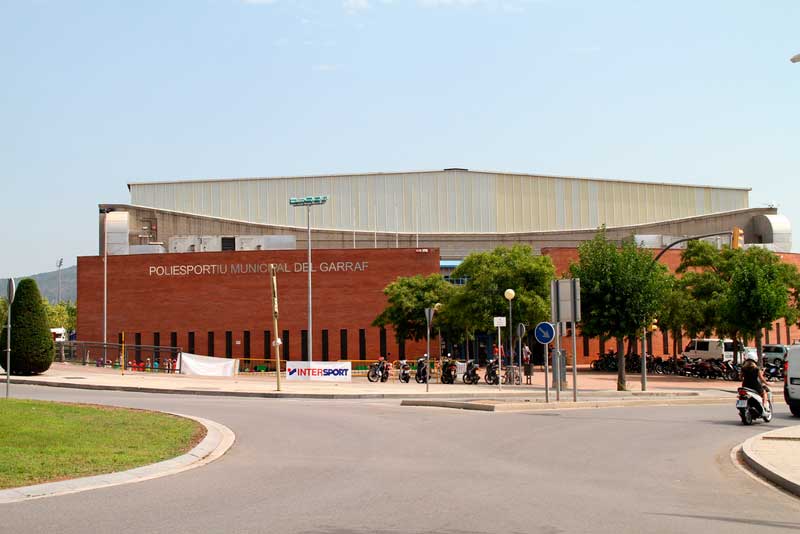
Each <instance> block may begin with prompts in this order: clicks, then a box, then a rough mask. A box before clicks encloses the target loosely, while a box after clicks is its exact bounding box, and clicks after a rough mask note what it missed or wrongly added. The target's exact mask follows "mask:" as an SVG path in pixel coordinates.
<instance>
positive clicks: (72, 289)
mask: <svg viewBox="0 0 800 534" xmlns="http://www.w3.org/2000/svg"><path fill="white" fill-rule="evenodd" d="M23 278H33V279H34V280H36V284H37V285H38V286H39V291H40V292H41V294H42V296H43V297H45V298H47V300H49V301H50V302H52V303H55V302H56V301H57V300H58V271H50V272H49V273H39V274H33V275H29V276H20V277H19V278H16V277H15V278H14V280H15V281H17V282H18V281H19V280H21V279H23ZM7 284H8V278H2V279H0V296H2V297H5V296H6V285H7ZM77 298H78V267H77V266H76V265H73V266H72V267H65V268H62V269H61V300H71V301H72V302H75V300H76V299H77Z"/></svg>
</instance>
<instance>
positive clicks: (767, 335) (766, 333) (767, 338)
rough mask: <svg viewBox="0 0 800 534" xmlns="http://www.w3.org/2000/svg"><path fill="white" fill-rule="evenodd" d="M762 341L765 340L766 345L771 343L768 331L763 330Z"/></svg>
mask: <svg viewBox="0 0 800 534" xmlns="http://www.w3.org/2000/svg"><path fill="white" fill-rule="evenodd" d="M764 339H766V340H767V343H771V341H770V340H769V330H768V329H766V328H765V329H764Z"/></svg>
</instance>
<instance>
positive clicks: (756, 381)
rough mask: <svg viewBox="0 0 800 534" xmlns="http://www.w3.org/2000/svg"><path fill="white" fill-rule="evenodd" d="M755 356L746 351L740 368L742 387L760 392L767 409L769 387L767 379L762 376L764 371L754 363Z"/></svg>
mask: <svg viewBox="0 0 800 534" xmlns="http://www.w3.org/2000/svg"><path fill="white" fill-rule="evenodd" d="M757 358H758V356H757V355H756V354H753V353H752V352H748V353H747V355H746V356H745V359H744V363H743V364H742V370H741V375H742V387H743V388H748V389H752V390H755V391H758V392H760V393H761V399H762V400H763V404H764V407H765V409H767V410H769V409H770V408H769V403H768V402H767V394H768V392H769V387H768V386H767V379H766V378H764V372H763V371H762V370H761V369H760V368H759V367H758V364H757V363H756V360H757Z"/></svg>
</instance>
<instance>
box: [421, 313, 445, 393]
mask: <svg viewBox="0 0 800 534" xmlns="http://www.w3.org/2000/svg"><path fill="white" fill-rule="evenodd" d="M441 307H442V305H441V304H439V303H438V302H437V303H436V304H434V306H433V308H425V323H426V324H427V334H428V336H427V345H426V348H427V352H426V353H425V393H427V392H428V391H430V386H429V384H428V383H429V382H430V376H431V323H432V322H433V316H434V315H435V314H436V312H437V311H439V309H441ZM417 372H419V369H417Z"/></svg>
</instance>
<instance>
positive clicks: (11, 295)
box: [6, 278, 16, 398]
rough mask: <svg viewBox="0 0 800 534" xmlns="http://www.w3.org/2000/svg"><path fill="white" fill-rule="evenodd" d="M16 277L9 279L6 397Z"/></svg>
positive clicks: (9, 370) (9, 384)
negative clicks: (12, 305)
mask: <svg viewBox="0 0 800 534" xmlns="http://www.w3.org/2000/svg"><path fill="white" fill-rule="evenodd" d="M15 289H16V286H15V285H14V279H13V278H9V279H8V317H7V321H6V328H7V330H6V398H8V395H9V389H10V388H11V303H12V302H14V291H15Z"/></svg>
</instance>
